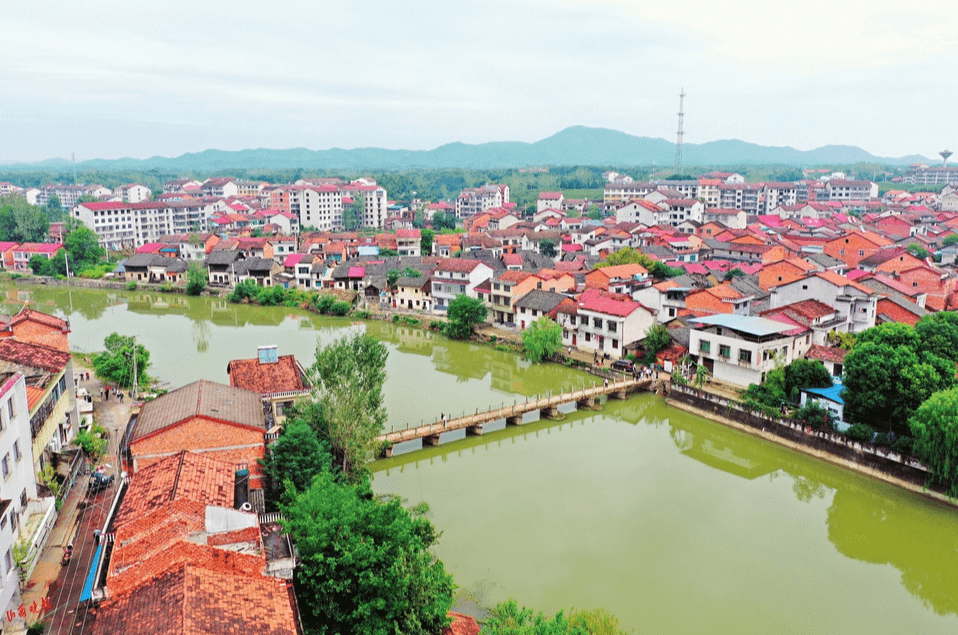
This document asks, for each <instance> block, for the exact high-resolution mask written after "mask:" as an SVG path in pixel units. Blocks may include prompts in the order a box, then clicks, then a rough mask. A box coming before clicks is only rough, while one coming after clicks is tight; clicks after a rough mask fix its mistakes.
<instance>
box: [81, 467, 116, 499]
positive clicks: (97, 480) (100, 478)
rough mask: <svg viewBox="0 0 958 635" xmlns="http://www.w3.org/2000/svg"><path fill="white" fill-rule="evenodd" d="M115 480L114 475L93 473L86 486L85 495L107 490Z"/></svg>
mask: <svg viewBox="0 0 958 635" xmlns="http://www.w3.org/2000/svg"><path fill="white" fill-rule="evenodd" d="M115 478H116V476H115V475H114V474H106V473H104V472H94V473H93V475H92V476H91V477H90V484H89V485H88V486H87V493H88V494H97V493H99V492H102V491H103V490H105V489H109V487H110V486H111V485H113V480H114V479H115Z"/></svg>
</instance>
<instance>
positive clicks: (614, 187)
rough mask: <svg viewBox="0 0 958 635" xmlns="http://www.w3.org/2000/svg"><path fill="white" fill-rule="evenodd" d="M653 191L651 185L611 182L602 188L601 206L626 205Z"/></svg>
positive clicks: (653, 186) (633, 182) (632, 182)
mask: <svg viewBox="0 0 958 635" xmlns="http://www.w3.org/2000/svg"><path fill="white" fill-rule="evenodd" d="M654 189H655V185H654V184H652V183H639V182H635V181H629V182H625V181H613V182H611V183H606V184H605V185H604V186H603V187H602V202H603V204H606V205H609V204H615V203H628V202H629V201H631V200H632V199H634V198H643V197H644V196H645V195H646V194H649V193H650V192H652V191H653V190H654Z"/></svg>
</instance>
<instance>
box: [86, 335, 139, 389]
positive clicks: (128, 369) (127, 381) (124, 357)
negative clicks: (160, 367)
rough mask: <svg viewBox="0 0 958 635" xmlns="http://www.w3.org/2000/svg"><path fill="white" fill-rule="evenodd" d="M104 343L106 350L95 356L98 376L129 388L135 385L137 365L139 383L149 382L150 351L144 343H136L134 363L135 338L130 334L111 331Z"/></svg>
mask: <svg viewBox="0 0 958 635" xmlns="http://www.w3.org/2000/svg"><path fill="white" fill-rule="evenodd" d="M103 345H104V347H105V348H106V351H104V352H102V353H97V354H95V355H94V356H93V370H94V371H96V374H97V376H99V377H101V378H103V379H105V380H106V381H108V382H110V383H111V384H116V385H117V386H123V387H124V388H129V387H131V386H133V376H134V373H133V368H134V365H135V367H136V377H137V384H139V385H143V384H145V383H146V382H147V380H148V376H147V373H146V370H147V368H149V366H150V352H149V351H148V350H146V348H145V347H144V346H143V345H142V344H136V349H135V350H136V352H135V355H136V357H135V360H136V362H135V364H134V339H133V338H132V337H130V336H129V335H120V334H118V333H110V334H109V335H108V336H107V337H106V339H105V340H103Z"/></svg>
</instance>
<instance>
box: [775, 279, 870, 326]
mask: <svg viewBox="0 0 958 635" xmlns="http://www.w3.org/2000/svg"><path fill="white" fill-rule="evenodd" d="M770 291H771V296H770V297H769V302H770V304H771V308H773V309H777V308H779V307H783V306H786V305H788V304H794V303H797V302H801V301H802V300H806V299H809V298H814V299H816V300H818V301H820V302H824V303H825V304H827V305H829V306H831V307H833V308H834V309H835V311H836V313H837V316H840V317H843V318H845V320H846V321H847V322H848V329H849V331H850V332H851V333H860V332H862V331H864V330H865V329H869V328H871V327H873V326H875V315H876V311H877V307H878V294H877V293H875V292H874V291H872V290H871V289H869V288H868V287H866V286H864V285H862V284H859V283H857V282H853V281H851V280H849V279H848V278H846V277H844V276H840V275H838V274H837V273H835V272H834V271H818V272H815V273H813V274H810V275H808V276H805V277H804V278H799V279H798V280H795V281H793V282H789V283H788V284H782V285H779V286H777V287H772V288H771V289H770Z"/></svg>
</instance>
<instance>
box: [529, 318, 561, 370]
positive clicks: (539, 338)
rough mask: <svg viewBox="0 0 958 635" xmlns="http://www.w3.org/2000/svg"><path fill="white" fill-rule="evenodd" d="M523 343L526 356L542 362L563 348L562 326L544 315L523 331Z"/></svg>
mask: <svg viewBox="0 0 958 635" xmlns="http://www.w3.org/2000/svg"><path fill="white" fill-rule="evenodd" d="M522 345H523V346H524V347H525V351H526V357H528V358H529V359H530V360H531V361H533V362H541V361H542V360H543V359H544V358H546V357H552V356H553V355H555V354H556V353H558V352H559V351H560V350H561V349H562V327H561V326H559V325H558V324H556V323H555V321H553V320H552V319H550V318H549V317H547V316H545V315H543V316H542V317H540V318H539V319H538V320H536V321H535V322H533V323H532V324H530V325H529V327H528V328H526V329H525V330H524V331H522Z"/></svg>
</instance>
